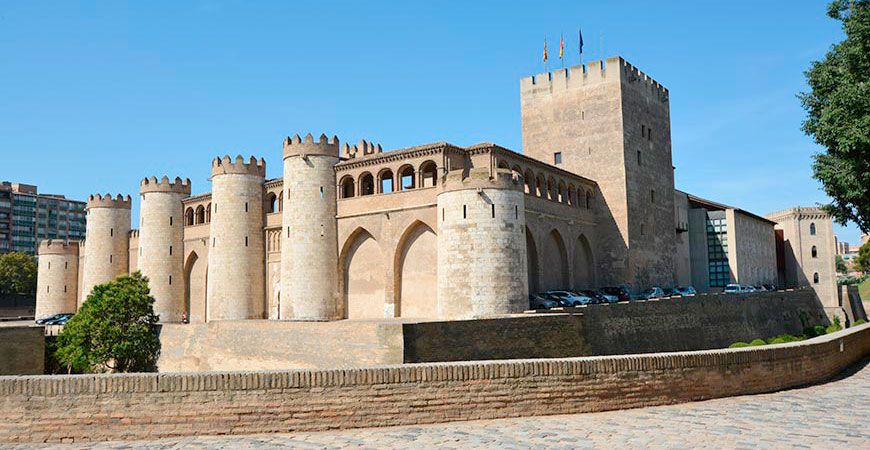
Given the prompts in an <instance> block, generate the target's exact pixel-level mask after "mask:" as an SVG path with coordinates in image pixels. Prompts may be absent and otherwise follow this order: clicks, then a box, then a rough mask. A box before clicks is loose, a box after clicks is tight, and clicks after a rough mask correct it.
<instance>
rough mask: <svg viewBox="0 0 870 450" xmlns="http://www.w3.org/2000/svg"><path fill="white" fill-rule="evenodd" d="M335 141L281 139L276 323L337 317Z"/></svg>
mask: <svg viewBox="0 0 870 450" xmlns="http://www.w3.org/2000/svg"><path fill="white" fill-rule="evenodd" d="M336 163H338V138H337V137H334V136H333V138H332V139H331V140H329V139H327V137H326V135H321V136H320V139H319V140H318V142H314V138H313V137H312V136H311V135H310V134H309V135H307V136H305V140H304V141H303V140H302V139H300V138H299V135H296V136H294V137H293V138H289V137H288V138H287V139H285V140H284V198H285V201H284V212H283V215H282V224H283V227H282V230H281V241H282V242H281V303H280V308H279V314H280V317H279V318H280V319H292V320H332V319H337V318H338V312H339V311H338V307H337V304H338V237H337V236H338V230H337V224H336V218H335V215H336V208H337V205H336V183H335V167H334V166H335V164H336Z"/></svg>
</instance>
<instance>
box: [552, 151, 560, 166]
mask: <svg viewBox="0 0 870 450" xmlns="http://www.w3.org/2000/svg"><path fill="white" fill-rule="evenodd" d="M553 164H555V165H557V166H558V165H559V164H562V152H556V153H553Z"/></svg>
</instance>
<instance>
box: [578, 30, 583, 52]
mask: <svg viewBox="0 0 870 450" xmlns="http://www.w3.org/2000/svg"><path fill="white" fill-rule="evenodd" d="M577 34H579V35H580V55H583V31H582V30H580V29H579V28H578V29H577Z"/></svg>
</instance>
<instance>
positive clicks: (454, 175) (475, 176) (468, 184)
mask: <svg viewBox="0 0 870 450" xmlns="http://www.w3.org/2000/svg"><path fill="white" fill-rule="evenodd" d="M441 186H442V191H461V190H466V189H507V190H519V191H521V190H522V189H523V178H522V176H519V175H515V174H514V173H513V172H511V171H510V170H508V169H495V170H494V172H493V173H492V174H490V169H489V167H475V168H473V169H471V170H469V171H468V172H465V171H464V170H462V169H459V170H453V171H450V172H448V173H447V175H445V176H444V182H443V183H442V184H441Z"/></svg>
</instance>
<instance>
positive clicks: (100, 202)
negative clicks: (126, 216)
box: [87, 193, 131, 209]
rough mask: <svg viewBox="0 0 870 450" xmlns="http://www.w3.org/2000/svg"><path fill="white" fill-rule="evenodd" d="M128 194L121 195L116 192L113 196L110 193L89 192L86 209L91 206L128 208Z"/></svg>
mask: <svg viewBox="0 0 870 450" xmlns="http://www.w3.org/2000/svg"><path fill="white" fill-rule="evenodd" d="M130 203H131V202H130V196H129V195H126V196H123V197H122V196H121V194H118V195H117V196H115V197H114V198H113V197H112V194H108V193H107V194H106V195H101V194H91V195H89V196H88V206H87V209H91V208H119V209H130Z"/></svg>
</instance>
